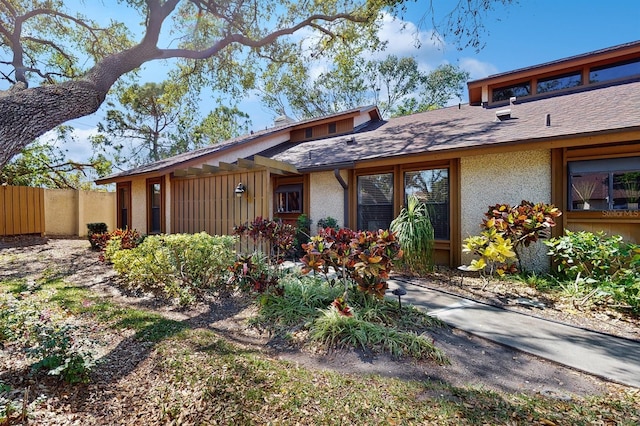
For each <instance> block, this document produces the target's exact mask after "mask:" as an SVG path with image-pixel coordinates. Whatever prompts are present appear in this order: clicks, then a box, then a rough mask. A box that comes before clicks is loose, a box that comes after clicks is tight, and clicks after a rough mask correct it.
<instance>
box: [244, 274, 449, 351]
mask: <svg viewBox="0 0 640 426" xmlns="http://www.w3.org/2000/svg"><path fill="white" fill-rule="evenodd" d="M281 283H282V284H283V288H282V292H280V293H278V294H266V295H264V296H263V297H261V298H260V307H259V310H258V314H257V315H256V317H255V318H253V319H252V320H251V324H252V325H253V326H256V327H258V328H260V329H261V330H266V331H268V332H270V333H273V334H277V335H280V336H281V337H283V338H285V339H288V340H289V341H290V342H291V343H293V344H296V345H302V346H309V345H318V344H319V345H320V346H321V347H322V348H324V349H325V350H327V349H328V350H335V349H344V348H356V349H361V350H365V351H374V352H378V353H383V352H384V353H388V354H390V355H392V356H395V357H410V358H414V359H431V360H435V361H437V362H440V363H446V362H447V359H446V356H445V355H444V354H443V353H442V351H440V350H439V349H437V348H436V347H435V345H434V341H433V338H432V337H431V336H429V335H428V330H429V329H431V328H433V327H442V326H444V324H443V323H442V322H440V321H439V320H437V319H435V318H432V317H430V316H428V315H427V314H426V313H425V312H422V311H419V310H417V309H415V308H413V307H411V306H405V307H404V308H403V310H402V311H401V310H400V309H399V306H398V304H397V303H395V302H394V301H392V300H391V299H385V300H381V301H380V300H375V299H372V298H371V297H368V296H367V294H366V293H363V292H361V291H359V290H357V288H356V287H351V288H350V289H349V290H348V292H349V293H350V294H349V295H348V296H347V297H346V298H344V289H343V288H342V287H341V286H332V285H331V283H330V282H329V281H326V280H325V279H323V278H320V277H307V276H301V277H297V276H295V275H289V276H287V277H285V278H283V279H282V280H281ZM345 299H348V300H349V303H348V304H347V303H346V300H345Z"/></svg>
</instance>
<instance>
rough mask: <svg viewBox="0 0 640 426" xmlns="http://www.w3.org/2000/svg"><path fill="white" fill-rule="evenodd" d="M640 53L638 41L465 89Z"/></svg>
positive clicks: (489, 79) (474, 83)
mask: <svg viewBox="0 0 640 426" xmlns="http://www.w3.org/2000/svg"><path fill="white" fill-rule="evenodd" d="M639 53H640V41H636V42H633V43H629V44H625V45H621V46H618V47H617V48H616V47H613V48H610V49H603V50H600V51H595V52H589V53H585V54H582V55H576V56H572V57H569V58H564V59H560V60H557V61H551V62H545V63H543V64H539V65H534V66H531V67H526V68H519V69H517V70H513V71H508V72H505V73H500V74H494V75H490V76H488V77H485V78H482V79H479V80H472V81H469V82H468V83H467V87H469V88H473V87H481V86H482V85H484V84H492V85H493V84H499V83H500V82H507V81H509V82H510V81H513V80H516V79H521V78H522V79H526V78H527V77H533V76H538V75H540V71H541V70H543V71H544V73H545V74H547V72H549V73H552V72H558V71H564V70H567V69H570V68H580V67H583V66H585V65H588V64H591V63H594V62H602V61H608V60H612V59H616V58H620V59H621V60H624V57H625V56H629V55H637V54H639Z"/></svg>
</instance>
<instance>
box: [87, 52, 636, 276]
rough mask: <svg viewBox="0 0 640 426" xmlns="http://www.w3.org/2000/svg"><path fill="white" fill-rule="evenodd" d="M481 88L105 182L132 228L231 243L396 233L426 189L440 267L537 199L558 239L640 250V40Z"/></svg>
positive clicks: (263, 134)
mask: <svg viewBox="0 0 640 426" xmlns="http://www.w3.org/2000/svg"><path fill="white" fill-rule="evenodd" d="M468 91H469V103H468V104H460V105H455V106H452V107H448V108H443V109H439V110H434V111H428V112H424V113H419V114H414V115H410V116H405V117H399V118H393V119H390V120H382V119H381V117H380V113H379V111H378V109H377V108H376V107H375V106H369V107H363V108H358V109H353V110H350V111H345V112H343V113H340V114H333V115H330V116H326V117H321V118H316V119H311V120H305V121H300V122H293V121H291V120H286V119H285V120H283V121H281V122H279V123H277V125H275V126H274V127H273V128H271V129H267V130H264V131H260V132H255V133H252V134H249V135H245V136H243V137H240V138H236V139H233V140H229V141H226V142H224V143H222V144H219V145H215V146H211V147H206V148H202V149H199V150H196V151H192V152H189V153H185V154H181V155H178V156H175V157H171V158H168V159H166V160H162V161H159V162H156V163H153V164H149V165H147V166H143V167H139V168H136V169H133V170H129V171H126V172H123V173H119V174H115V175H112V176H109V177H107V178H104V179H101V180H99V181H97V183H114V182H115V183H116V186H117V197H118V225H119V226H120V227H124V226H130V227H134V228H137V229H138V230H140V231H142V232H147V233H149V234H151V233H157V232H167V233H177V232H187V233H192V232H199V231H206V232H209V233H212V234H222V233H229V232H231V230H232V227H233V226H234V225H235V224H239V223H242V222H245V221H247V220H252V219H253V218H254V217H256V216H263V217H280V218H283V219H285V220H289V221H291V220H295V218H296V217H297V216H298V215H300V214H302V213H305V214H307V215H308V216H309V217H310V218H311V219H312V220H314V221H317V220H318V219H321V218H324V217H327V216H332V217H334V218H337V219H338V220H339V223H340V225H342V226H348V227H350V228H353V229H378V228H386V227H388V226H389V223H390V221H391V220H392V219H393V218H394V217H395V216H396V215H397V214H398V213H399V211H400V209H401V208H402V206H403V204H404V202H405V199H406V196H407V195H409V194H417V195H419V196H421V197H422V198H423V199H424V200H426V201H427V203H428V204H429V205H430V206H431V211H432V213H433V217H432V221H433V223H434V228H435V235H436V240H437V241H436V261H437V262H438V263H440V264H445V265H450V266H457V265H460V264H461V263H462V262H463V260H465V259H463V256H462V250H461V245H462V241H463V239H464V238H466V237H467V236H469V235H475V234H478V232H479V230H480V228H479V224H480V222H481V220H482V218H483V214H484V213H485V212H486V210H487V207H488V206H489V205H493V204H496V203H510V204H517V203H519V202H520V201H521V200H523V199H526V200H530V201H533V202H541V201H542V202H550V203H553V204H555V205H556V206H559V207H560V208H561V210H562V211H563V212H564V214H563V215H562V216H561V217H560V218H559V223H558V226H557V227H556V229H555V232H556V233H561V232H562V231H563V229H572V230H591V231H596V230H604V231H606V232H607V233H610V234H613V233H615V234H620V235H622V236H624V237H625V238H626V239H628V240H632V241H635V242H640V226H639V225H640V211H638V204H637V203H638V194H637V192H638V186H639V185H640V41H636V42H632V43H627V44H624V45H619V46H615V47H611V48H607V49H602V50H599V51H595V52H590V53H586V54H582V55H578V56H573V57H570V58H565V59H561V60H557V61H553V62H549V63H545V64H541V65H536V66H532V67H528V68H523V69H518V70H515V71H511V72H506V73H502V74H497V75H492V76H489V77H487V78H484V79H480V80H475V81H471V82H469V83H468ZM634 194H635V195H634ZM534 256H535V254H534ZM538 257H540V258H544V256H538Z"/></svg>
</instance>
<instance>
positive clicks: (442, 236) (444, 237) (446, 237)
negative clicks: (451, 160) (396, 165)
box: [402, 166, 452, 241]
mask: <svg viewBox="0 0 640 426" xmlns="http://www.w3.org/2000/svg"><path fill="white" fill-rule="evenodd" d="M436 170H442V171H446V174H447V176H446V180H447V186H446V189H447V194H446V198H447V199H446V201H445V202H444V205H443V208H441V209H438V210H439V211H440V212H441V213H442V212H444V213H445V214H446V226H445V232H443V233H439V232H438V233H436V231H437V230H439V229H440V227H439V226H437V225H436V224H434V221H435V220H436V218H435V217H434V215H433V208H432V209H431V211H430V220H431V223H432V226H433V228H434V239H435V240H436V241H450V239H451V225H452V224H451V220H452V219H451V168H450V167H449V166H433V167H420V168H417V169H410V170H409V169H406V170H402V189H403V197H404V199H403V202H404V206H406V205H407V202H408V198H409V195H410V194H409V193H408V191H407V188H408V185H407V174H410V173H423V172H428V171H436ZM423 202H424V201H423ZM425 204H426V205H427V208H429V206H430V205H441V204H443V203H442V202H438V203H436V202H429V201H427V202H425Z"/></svg>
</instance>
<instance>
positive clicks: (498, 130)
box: [263, 81, 640, 170]
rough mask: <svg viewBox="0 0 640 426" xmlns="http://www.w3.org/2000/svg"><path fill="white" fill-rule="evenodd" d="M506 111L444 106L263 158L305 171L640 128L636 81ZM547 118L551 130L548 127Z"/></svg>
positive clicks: (638, 84)
mask: <svg viewBox="0 0 640 426" xmlns="http://www.w3.org/2000/svg"><path fill="white" fill-rule="evenodd" d="M504 108H505V107H502V108H499V109H487V108H482V107H480V106H469V105H467V104H464V105H461V106H460V107H458V106H453V107H448V108H442V109H438V110H433V111H428V112H424V113H419V114H413V115H409V116H404V117H399V118H393V119H390V120H389V121H386V122H380V123H377V124H376V123H374V124H373V125H370V126H368V127H366V128H364V129H362V130H361V131H360V132H358V133H356V134H353V135H347V136H340V137H334V138H329V139H322V140H316V141H309V142H304V143H299V144H297V145H295V146H292V147H290V148H287V149H284V150H280V151H273V152H270V153H264V154H263V155H268V156H271V158H273V159H276V160H280V161H285V162H288V163H291V164H293V165H294V166H296V167H297V168H298V169H299V170H305V169H314V168H330V167H331V166H332V165H337V164H345V163H351V162H356V161H362V160H370V159H376V158H386V157H394V156H404V155H410V154H418V153H428V152H440V151H444V150H456V149H465V148H474V147H480V146H496V145H500V144H513V143H518V142H529V141H537V140H541V141H542V140H549V139H555V138H563V137H576V136H579V135H585V134H595V133H601V132H613V131H617V130H623V129H634V128H635V129H640V82H638V81H636V82H631V83H626V84H619V85H612V86H609V87H604V88H599V89H594V90H585V91H582V92H578V93H572V94H568V95H564V96H555V97H549V98H546V99H537V100H535V101H530V102H522V103H519V102H516V103H515V104H514V105H511V106H510V107H508V108H510V109H511V112H512V113H511V116H512V117H513V118H512V119H509V120H505V121H497V120H496V115H495V113H496V111H497V110H500V109H504ZM547 114H550V118H551V126H546V115H547ZM353 141H355V143H353Z"/></svg>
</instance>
